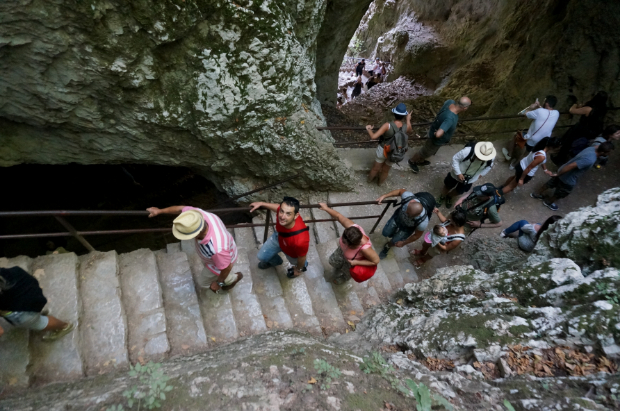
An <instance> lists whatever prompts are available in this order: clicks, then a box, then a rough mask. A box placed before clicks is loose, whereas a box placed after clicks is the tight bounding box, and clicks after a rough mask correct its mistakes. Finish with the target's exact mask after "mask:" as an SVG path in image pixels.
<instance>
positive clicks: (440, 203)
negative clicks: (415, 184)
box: [435, 196, 446, 208]
mask: <svg viewBox="0 0 620 411" xmlns="http://www.w3.org/2000/svg"><path fill="white" fill-rule="evenodd" d="M445 200H446V198H445V197H444V196H439V198H438V199H437V200H435V206H436V207H437V208H439V207H441V205H442V204H443V202H444V201H445Z"/></svg>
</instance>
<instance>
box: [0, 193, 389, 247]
mask: <svg viewBox="0 0 620 411" xmlns="http://www.w3.org/2000/svg"><path fill="white" fill-rule="evenodd" d="M395 202H396V200H384V201H383V202H382V204H381V205H383V204H385V207H384V208H383V211H382V212H381V214H377V215H371V216H358V217H348V218H349V219H350V220H364V219H372V218H376V219H377V221H376V222H375V224H374V226H373V227H372V230H370V233H369V234H372V233H373V232H374V231H375V229H376V228H377V226H378V225H379V223H380V222H381V219H382V218H383V216H385V213H386V212H387V210H388V209H389V208H390V205H392V204H394V203H395ZM373 204H374V205H378V203H377V201H376V200H375V201H354V202H348V203H328V205H329V206H330V207H345V206H362V205H373ZM300 207H301V208H304V209H305V208H319V205H318V204H304V205H301V206H300ZM250 210H251V208H250V207H231V208H216V209H211V210H205V211H208V212H210V213H214V214H224V213H231V212H236V213H247V212H249V211H250ZM148 214H149V212H148V211H124V210H101V211H95V210H51V211H47V210H46V211H2V212H0V217H49V216H53V217H55V218H56V219H57V220H58V221H59V222H60V223H61V224H62V225H63V226H64V227H65V228H66V229H67V231H66V232H56V233H35V234H5V235H0V240H11V239H24V238H41V237H69V236H72V237H75V238H76V239H77V240H78V241H79V242H80V243H81V244H82V245H83V246H84V247H85V248H86V249H87V250H88V251H95V248H94V247H93V246H92V245H91V244H90V243H89V242H88V241H87V240H86V239H85V238H84V236H91V235H112V234H142V233H162V232H170V231H171V229H170V227H168V228H139V229H128V230H95V231H78V230H76V229H75V228H74V227H73V226H72V225H71V224H70V223H69V222H68V221H67V220H66V219H65V217H69V216H145V217H146V216H147V215H148ZM329 221H338V220H337V219H336V218H323V219H312V220H304V222H306V223H309V224H312V223H322V222H329ZM274 225H275V223H273V222H271V212H270V211H268V212H267V218H266V219H265V223H264V224H233V225H227V226H226V227H227V228H252V227H264V228H265V236H264V239H263V242H265V241H267V236H268V231H269V227H270V226H274Z"/></svg>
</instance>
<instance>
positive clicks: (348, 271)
mask: <svg viewBox="0 0 620 411" xmlns="http://www.w3.org/2000/svg"><path fill="white" fill-rule="evenodd" d="M319 210H323V211H325V212H326V213H328V214H329V215H330V216H332V217H333V218H336V219H337V220H338V222H339V223H340V224H341V225H342V226H343V227H344V232H343V233H342V237H340V240H338V241H339V247H338V248H336V251H334V252H333V253H332V255H331V256H330V257H329V265H331V266H332V267H334V268H335V269H336V270H337V272H338V273H337V275H336V277H335V278H334V279H333V280H332V282H333V283H334V284H335V285H340V284H343V283H344V282H346V281H348V280H350V279H351V278H353V279H354V280H355V281H357V282H363V281H367V280H368V279H369V278H371V277H372V276H373V275H374V273H375V271H376V269H377V265H378V264H379V261H380V260H379V256H378V255H377V252H376V251H375V250H373V248H372V243H371V242H370V238H369V237H368V236H367V235H366V233H365V232H364V229H363V228H362V227H360V226H359V225H357V224H355V223H353V221H351V220H349V219H348V218H346V217H345V216H343V215H342V214H340V213H339V212H338V211H336V210H332V209H331V208H329V207H328V206H327V204H325V203H319ZM355 267H358V268H355Z"/></svg>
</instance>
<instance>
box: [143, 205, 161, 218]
mask: <svg viewBox="0 0 620 411" xmlns="http://www.w3.org/2000/svg"><path fill="white" fill-rule="evenodd" d="M146 211H148V212H149V218H153V217H157V216H158V215H160V214H161V210H160V209H159V208H157V207H149V208H147V209H146Z"/></svg>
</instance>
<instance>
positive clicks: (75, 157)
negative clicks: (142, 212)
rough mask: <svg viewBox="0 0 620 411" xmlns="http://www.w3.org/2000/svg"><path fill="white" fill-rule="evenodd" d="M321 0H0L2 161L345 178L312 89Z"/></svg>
mask: <svg viewBox="0 0 620 411" xmlns="http://www.w3.org/2000/svg"><path fill="white" fill-rule="evenodd" d="M325 5H326V2H325V1H323V0H317V1H313V2H305V3H304V2H301V3H300V2H292V1H284V2H273V1H270V0H266V1H261V2H252V1H246V0H241V1H238V2H234V3H233V2H223V3H222V2H216V1H212V0H198V1H177V0H174V1H167V2H151V1H142V0H138V1H133V2H130V3H127V2H122V1H117V0H111V1H105V2H94V3H92V4H91V3H88V2H68V1H54V2H40V1H31V0H9V1H4V2H2V4H1V5H0V16H1V17H0V19H1V20H0V21H1V22H2V23H1V24H0V166H10V165H14V164H19V163H46V164H63V163H69V162H77V163H82V164H92V163H120V162H132V163H133V162H135V163H150V164H164V165H175V166H176V165H178V166H188V167H192V168H194V169H196V170H198V171H200V172H202V174H204V175H206V176H207V177H208V178H210V179H211V180H213V181H215V182H216V183H218V184H219V185H220V186H221V187H223V188H224V189H225V190H227V191H228V192H229V193H230V194H235V193H239V192H242V191H245V190H248V189H251V188H255V187H256V186H258V185H263V184H265V183H266V182H269V181H274V180H276V179H282V178H286V177H289V176H291V175H293V174H295V173H300V174H301V176H300V178H299V179H298V180H296V184H297V185H299V186H300V187H308V186H318V185H320V186H321V188H322V189H330V188H331V189H334V188H339V189H343V188H346V187H347V185H348V181H349V180H348V178H349V174H348V170H347V169H346V167H344V166H343V165H342V163H341V161H340V160H339V158H338V156H337V154H336V153H335V151H334V149H333V147H332V145H331V142H332V139H331V137H330V135H329V134H328V133H327V132H318V131H316V129H315V127H316V126H317V125H322V124H323V123H324V119H323V117H322V113H321V110H320V106H319V105H318V104H317V100H316V99H315V92H316V90H315V83H314V76H315V70H314V68H315V58H316V55H315V53H316V38H317V35H318V33H319V29H320V27H321V24H322V21H323V15H324V11H325Z"/></svg>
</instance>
